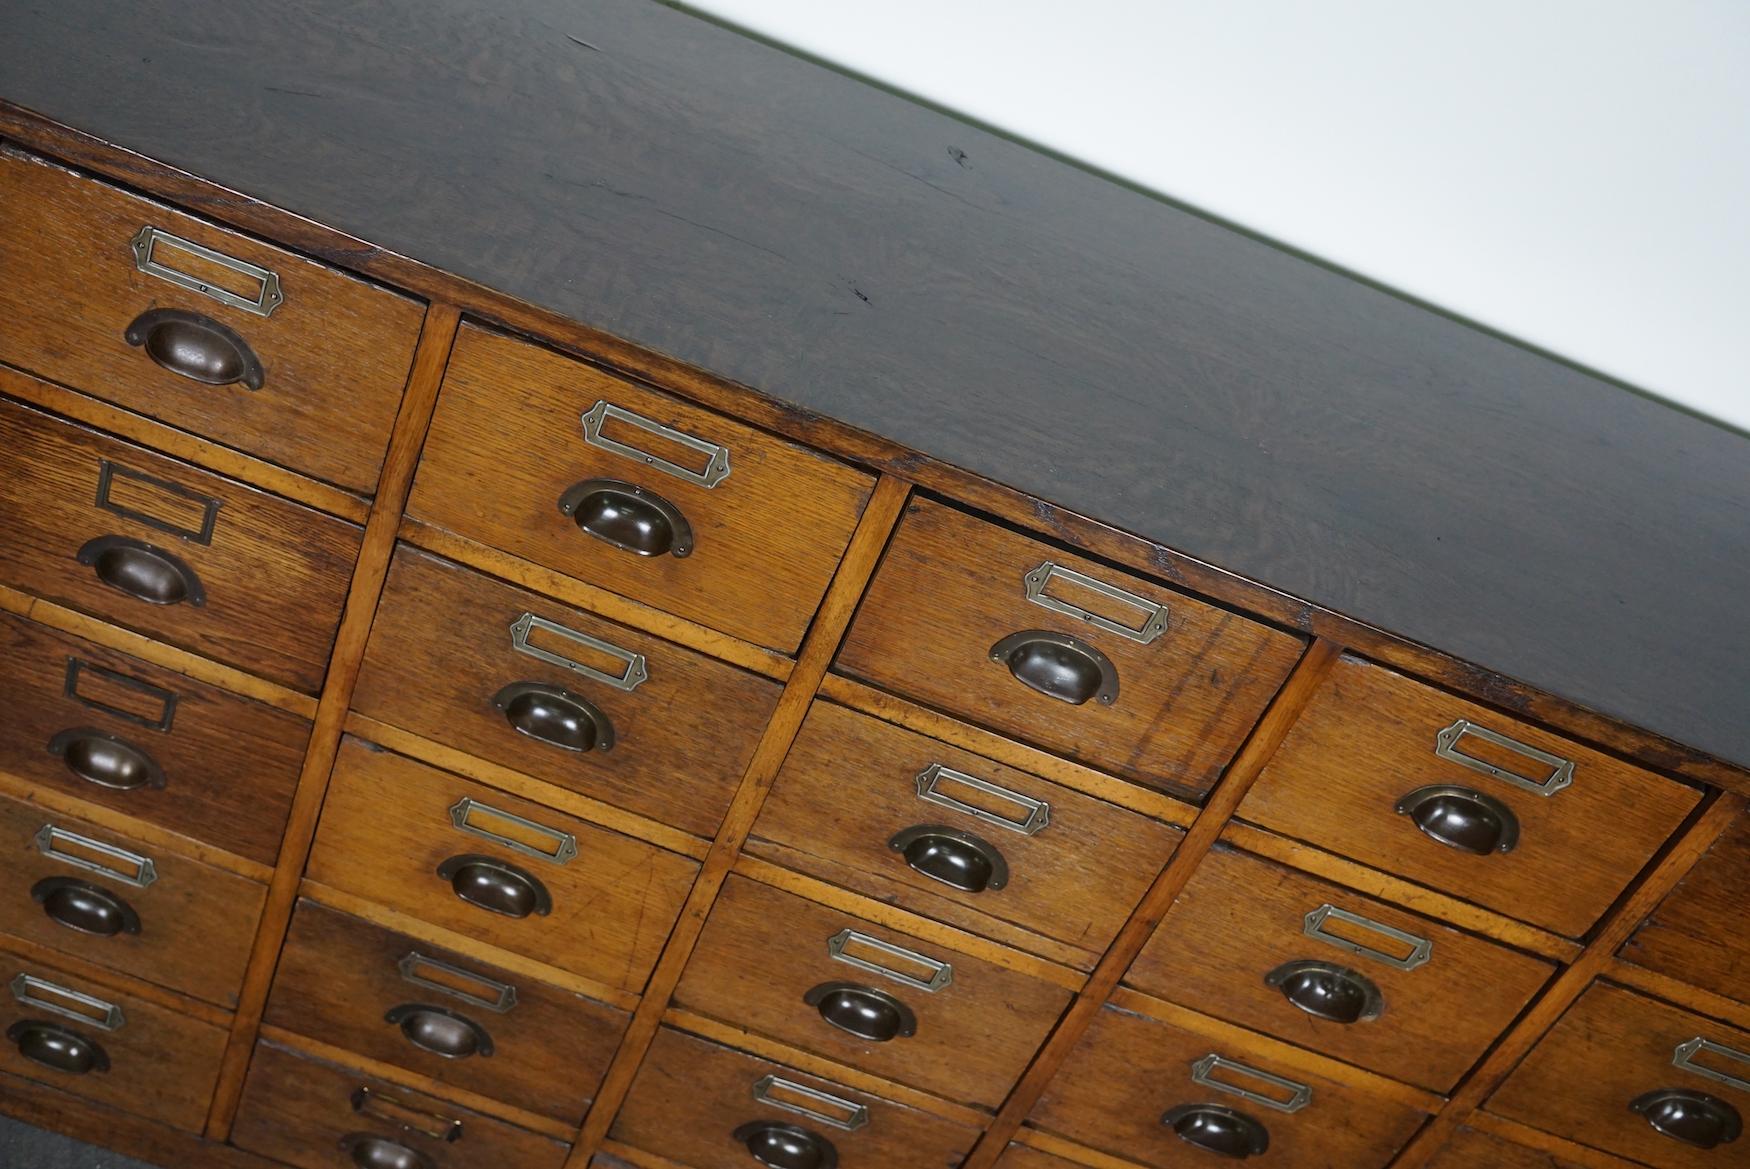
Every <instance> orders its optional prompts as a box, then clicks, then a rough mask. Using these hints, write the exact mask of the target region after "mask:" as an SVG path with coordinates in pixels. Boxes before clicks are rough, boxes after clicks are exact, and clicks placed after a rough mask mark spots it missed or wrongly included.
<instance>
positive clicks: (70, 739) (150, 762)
mask: <svg viewBox="0 0 1750 1169" xmlns="http://www.w3.org/2000/svg"><path fill="white" fill-rule="evenodd" d="M49 754H51V755H57V756H59V757H60V758H61V761H62V762H64V763H65V764H66V765H67V770H68V771H71V772H72V773H73V774H74V775H76V776H78V777H79V778H80V779H82V780H84V781H85V782H86V783H93V784H96V785H97V786H98V787H107V788H112V789H114V790H116V791H133V790H135V789H137V788H143V787H144V788H161V787H163V786H164V782H165V781H164V769H163V768H162V767H160V766H158V761H157V760H156V759H153V758H152V756H151V755H150V754H149V753H148V752H147V751H146V749H145V748H143V747H137V746H135V745H134V744H133V743H130V742H128V741H127V740H126V739H124V738H122V737H121V736H120V735H112V734H110V733H109V732H108V731H100V730H98V729H97V728H96V727H69V728H68V729H66V730H64V731H60V732H58V733H57V734H56V735H55V737H54V738H52V739H50V740H49Z"/></svg>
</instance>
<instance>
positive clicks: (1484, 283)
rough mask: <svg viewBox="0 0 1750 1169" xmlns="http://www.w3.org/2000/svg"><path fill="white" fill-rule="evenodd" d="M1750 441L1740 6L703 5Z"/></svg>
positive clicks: (1261, 2) (1360, 2) (1254, 1)
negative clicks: (1723, 425) (1618, 381)
mask: <svg viewBox="0 0 1750 1169" xmlns="http://www.w3.org/2000/svg"><path fill="white" fill-rule="evenodd" d="M683 6H684V7H690V8H693V9H695V10H698V11H701V12H704V13H708V14H711V15H714V16H716V17H718V18H720V19H722V20H725V21H728V22H730V23H733V24H737V25H740V26H743V27H745V28H748V29H750V30H752V31H754V32H757V33H760V34H762V35H765V36H767V37H770V38H772V39H774V40H777V41H780V42H782V43H784V44H788V45H792V46H794V47H796V48H798V49H800V50H802V51H804V52H808V53H812V54H814V55H816V56H819V57H821V58H824V59H825V60H828V61H831V62H834V63H835V64H838V65H840V66H842V67H844V68H847V69H850V70H853V71H855V72H858V73H862V74H865V75H867V76H870V77H873V78H876V79H878V80H880V81H883V82H885V83H887V84H889V85H891V86H893V87H895V88H897V89H900V90H903V91H905V92H908V93H912V94H916V95H918V96H920V97H923V98H926V99H928V100H930V101H932V102H935V103H938V104H940V105H942V106H945V107H947V108H948V109H951V110H955V111H957V112H960V113H963V114H966V115H968V116H970V117H973V118H975V119H977V120H980V121H983V122H986V123H989V124H991V125H993V126H996V127H998V128H1000V129H1002V130H1005V131H1007V132H1009V133H1012V134H1015V135H1017V136H1019V137H1022V138H1025V139H1028V140H1030V141H1033V142H1037V143H1039V144H1041V145H1044V146H1047V147H1050V148H1052V149H1054V150H1057V151H1060V152H1062V153H1064V154H1066V155H1069V156H1071V157H1074V158H1077V159H1081V160H1083V161H1085V162H1087V163H1089V164H1091V165H1093V166H1096V167H1099V168H1101V169H1104V170H1107V171H1110V172H1112V173H1114V174H1118V175H1122V176H1124V177H1125V178H1127V179H1129V180H1131V181H1133V182H1135V183H1138V184H1140V185H1142V186H1144V187H1147V188H1150V189H1152V190H1155V191H1159V192H1161V193H1163V194H1166V195H1169V196H1171V197H1173V198H1175V199H1178V200H1181V201H1183V202H1186V203H1189V204H1191V205H1193V206H1195V207H1199V208H1201V209H1203V210H1206V211H1209V212H1211V213H1213V214H1215V215H1218V216H1221V217H1223V218H1225V219H1228V220H1231V221H1233V222H1235V223H1238V224H1241V225H1243V226H1245V227H1248V228H1251V229H1253V230H1255V231H1259V232H1262V233H1264V234H1266V235H1269V236H1272V237H1274V238H1276V239H1279V240H1282V241H1284V242H1286V243H1289V244H1292V245H1293V246H1295V247H1298V248H1301V249H1304V250H1305V251H1307V252H1310V253H1312V254H1314V255H1317V256H1320V257H1322V258H1324V259H1327V260H1330V261H1333V262H1335V263H1337V264H1341V265H1343V266H1344V267H1347V268H1350V269H1352V270H1353V271H1356V272H1359V273H1361V274H1363V275H1365V276H1368V277H1370V278H1372V279H1375V280H1378V281H1381V282H1382V283H1385V284H1387V285H1390V286H1392V287H1395V288H1399V289H1401V290H1403V291H1405V292H1408V293H1411V294H1413V295H1415V296H1418V297H1421V298H1423V299H1425V300H1427V301H1429V302H1431V303H1434V304H1437V305H1440V306H1442V307H1444V308H1447V309H1449V310H1451V311H1453V312H1457V313H1460V314H1462V315H1464V316H1467V317H1470V318H1472V319H1475V320H1477V321H1481V322H1483V323H1485V324H1487V325H1490V326H1492V327H1494V328H1497V329H1500V330H1502V331H1503V332H1506V333H1508V334H1511V335H1513V336H1515V337H1519V338H1521V339H1523V340H1525V341H1528V342H1531V343H1532V344H1535V345H1539V346H1542V347H1544V348H1546V349H1549V350H1551V351H1552V352H1555V353H1559V354H1561V355H1563V356H1565V357H1568V358H1570V359H1572V360H1575V361H1578V362H1581V363H1583V364H1585V365H1589V366H1592V367H1594V368H1596V369H1599V370H1601V371H1603V372H1605V373H1608V374H1611V375H1613V376H1615V377H1619V378H1622V379H1623V380H1625V381H1627V382H1630V383H1631V384H1634V385H1636V386H1639V387H1641V388H1643V389H1645V390H1648V391H1650V392H1652V393H1655V394H1658V395H1659V396H1661V397H1665V398H1668V399H1671V400H1673V401H1677V402H1681V403H1684V404H1686V405H1688V406H1690V407H1691V408H1693V409H1695V410H1697V411H1700V412H1702V413H1706V414H1710V415H1712V416H1714V417H1716V418H1719V419H1722V420H1725V421H1727V422H1730V423H1732V424H1734V425H1736V426H1739V427H1741V428H1746V429H1750V3H1747V2H1746V0H1643V2H1641V3H1632V2H1629V0H1410V2H1406V0H1320V2H1317V3H1315V2H1312V0H1243V2H1242V0H1049V2H1048V0H854V2H853V0H693V2H692V3H690V4H686V5H683Z"/></svg>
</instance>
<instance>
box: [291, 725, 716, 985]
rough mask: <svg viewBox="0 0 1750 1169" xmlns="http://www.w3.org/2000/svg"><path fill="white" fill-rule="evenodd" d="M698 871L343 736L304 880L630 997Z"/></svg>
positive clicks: (679, 859)
mask: <svg viewBox="0 0 1750 1169" xmlns="http://www.w3.org/2000/svg"><path fill="white" fill-rule="evenodd" d="M698 871H699V866H698V864H697V863H696V862H694V861H693V860H691V859H689V858H687V857H684V856H677V855H676V854H674V853H671V852H665V851H663V850H662V849H660V848H657V847H656V846H655V845H652V844H646V843H644V842H643V841H641V840H634V839H632V838H631V837H629V836H622V835H620V834H619V833H617V832H610V831H609V830H607V829H606V828H601V827H598V826H596V825H594V824H590V823H587V822H586V821H583V820H578V819H575V818H574V817H571V816H566V815H564V814H562V813H560V812H555V811H553V810H552V809H551V808H545V807H542V806H541V805H539V804H534V803H530V802H529V801H528V800H522V799H518V798H516V797H515V796H511V795H507V794H505V793H504V792H499V791H495V790H493V789H492V788H488V787H484V786H482V785H480V784H477V783H471V782H469V781H468V780H465V779H462V778H461V777H460V776H456V775H451V774H450V773H449V772H447V771H439V770H438V769H437V768H435V767H427V766H426V765H425V764H423V763H417V762H415V761H413V760H412V759H407V758H404V757H402V756H400V755H393V754H390V753H389V752H387V751H384V750H382V749H381V748H377V747H373V746H372V745H370V744H368V743H365V742H364V741H363V740H360V739H354V738H350V737H349V738H347V739H346V740H345V741H344V742H343V743H342V745H341V750H340V757H339V758H338V759H337V760H336V761H335V764H334V776H333V778H332V780H331V781H330V784H329V789H328V801H327V803H326V804H325V805H323V809H322V820H321V823H320V824H319V826H318V828H317V831H316V843H315V847H314V850H313V851H312V853H311V856H310V866H309V869H308V870H307V874H308V876H309V878H310V879H311V880H313V881H317V882H320V883H322V884H324V885H331V886H333V887H334V888H337V889H343V890H345V891H347V892H349V893H353V894H356V895H357V896H360V897H364V898H366V899H368V900H371V901H375V902H377V903H378V904H381V905H387V906H390V907H392V908H394V909H398V910H400V911H401V912H403V913H410V914H413V915H414V916H415V917H419V918H422V919H423V920H425V921H429V922H431V923H432V924H433V925H439V926H443V927H444V928H446V929H452V930H455V931H457V932H458V933H463V934H467V935H469V936H471V937H476V938H479V939H480V940H481V941H483V942H486V943H488V944H490V945H494V946H499V947H501V948H503V949H506V950H510V951H512V952H513V953H517V954H522V955H524V956H525V957H529V958H534V959H536V960H537V961H540V962H547V963H551V964H552V965H555V966H558V967H561V968H563V969H566V970H571V971H574V972H576V973H578V974H581V975H584V976H585V977H587V978H593V979H596V980H597V981H599V982H605V983H607V984H609V985H612V986H618V987H623V988H625V989H627V990H632V991H636V990H639V989H641V988H642V987H643V985H644V980H645V977H646V976H647V975H648V974H649V973H650V968H651V967H652V966H653V965H655V963H656V956H657V954H658V953H659V952H660V951H661V949H662V944H663V941H664V940H665V939H666V938H667V937H668V931H669V929H670V927H672V926H673V925H674V921H675V918H676V916H677V915H678V914H679V913H680V908H681V903H682V902H683V901H685V900H686V896H687V891H688V890H689V889H691V888H692V884H693V878H694V876H695V875H697V873H698Z"/></svg>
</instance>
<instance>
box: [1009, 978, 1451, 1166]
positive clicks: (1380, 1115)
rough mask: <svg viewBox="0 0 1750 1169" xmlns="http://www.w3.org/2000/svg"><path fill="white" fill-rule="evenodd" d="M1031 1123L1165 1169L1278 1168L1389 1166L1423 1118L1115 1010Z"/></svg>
mask: <svg viewBox="0 0 1750 1169" xmlns="http://www.w3.org/2000/svg"><path fill="white" fill-rule="evenodd" d="M1211 1057H1213V1058H1211ZM1235 1089H1240V1090H1242V1091H1244V1092H1247V1093H1249V1094H1250V1095H1246V1096H1243V1095H1240V1094H1238V1093H1237V1092H1236V1091H1235ZM1253 1097H1258V1098H1259V1099H1254V1098H1253ZM1264 1100H1268V1101H1269V1103H1264V1102H1263V1101H1264ZM1028 1119H1029V1123H1031V1124H1033V1125H1035V1126H1037V1127H1039V1128H1043V1129H1047V1130H1049V1131H1051V1132H1055V1133H1059V1134H1061V1135H1063V1136H1067V1137H1070V1138H1071V1139H1073V1140H1076V1141H1079V1142H1081V1143H1082V1144H1084V1145H1088V1146H1091V1147H1092V1148H1096V1149H1100V1150H1103V1151H1104V1152H1108V1153H1111V1154H1113V1155H1114V1156H1120V1157H1124V1158H1126V1159H1128V1160H1131V1161H1140V1162H1143V1163H1144V1164H1148V1165H1160V1166H1164V1167H1167V1169H1176V1167H1177V1166H1181V1165H1190V1164H1193V1163H1195V1164H1202V1163H1204V1162H1206V1161H1208V1162H1219V1161H1220V1160H1221V1159H1222V1158H1223V1155H1224V1154H1225V1155H1226V1156H1227V1157H1239V1156H1257V1157H1259V1158H1260V1160H1261V1161H1262V1162H1263V1163H1264V1164H1268V1165H1274V1166H1277V1167H1278V1169H1382V1167H1383V1166H1385V1165H1386V1164H1387V1163H1388V1162H1390V1160H1391V1159H1392V1156H1393V1155H1394V1154H1395V1153H1396V1152H1397V1150H1398V1149H1399V1148H1400V1147H1401V1146H1402V1145H1403V1144H1404V1142H1405V1141H1407V1140H1409V1139H1410V1137H1411V1136H1412V1135H1413V1134H1414V1133H1415V1131H1416V1130H1417V1129H1418V1128H1419V1127H1420V1126H1421V1124H1422V1121H1423V1120H1424V1119H1425V1118H1424V1117H1423V1115H1422V1114H1421V1113H1420V1112H1418V1111H1416V1110H1415V1109H1413V1108H1410V1107H1408V1106H1406V1105H1404V1104H1400V1103H1398V1102H1396V1101H1392V1100H1384V1099H1381V1098H1379V1097H1377V1096H1373V1095H1369V1094H1368V1093H1366V1092H1363V1091H1361V1090H1359V1089H1357V1088H1354V1087H1351V1086H1349V1085H1347V1084H1341V1083H1337V1082H1335V1081H1332V1080H1324V1079H1320V1078H1318V1077H1313V1076H1308V1075H1306V1074H1305V1073H1304V1072H1301V1071H1299V1070H1296V1069H1290V1068H1283V1067H1280V1066H1277V1065H1275V1064H1273V1063H1271V1061H1270V1060H1269V1059H1268V1058H1266V1057H1262V1056H1259V1055H1256V1054H1253V1053H1251V1052H1249V1051H1244V1050H1237V1049H1234V1048H1233V1047H1232V1046H1231V1045H1230V1044H1223V1043H1219V1042H1216V1041H1213V1040H1210V1039H1206V1038H1204V1037H1203V1036H1201V1035H1197V1034H1194V1033H1192V1032H1189V1031H1184V1030H1181V1029H1179V1028H1176V1027H1173V1026H1170V1025H1168V1024H1166V1023H1162V1022H1160V1021H1158V1020H1155V1019H1150V1018H1145V1017H1144V1016H1141V1015H1133V1014H1129V1013H1126V1012H1123V1011H1119V1010H1117V1009H1115V1008H1113V1007H1106V1008H1105V1009H1103V1010H1102V1011H1101V1012H1100V1014H1099V1017H1098V1018H1097V1019H1096V1020H1095V1021H1094V1025H1093V1026H1092V1027H1090V1028H1089V1029H1088V1032H1087V1034H1086V1035H1085V1036H1083V1037H1082V1041H1081V1043H1080V1044H1079V1045H1078V1046H1077V1048H1076V1050H1075V1051H1074V1052H1073V1053H1072V1054H1071V1055H1070V1058H1069V1060H1068V1061H1067V1062H1066V1063H1065V1064H1064V1065H1063V1067H1062V1068H1061V1069H1060V1070H1059V1071H1058V1073H1057V1076H1056V1078H1054V1079H1053V1080H1052V1081H1051V1083H1050V1084H1049V1085H1048V1086H1047V1087H1046V1090H1045V1094H1044V1095H1043V1096H1042V1097H1041V1098H1040V1100H1039V1103H1038V1104H1037V1105H1035V1106H1034V1109H1033V1113H1032V1115H1031V1116H1030V1117H1029V1118H1028ZM1182 1134H1188V1135H1182ZM1192 1138H1195V1139H1196V1140H1201V1141H1203V1142H1205V1143H1204V1145H1203V1146H1202V1147H1199V1146H1198V1145H1197V1144H1196V1143H1195V1140H1193V1139H1192Z"/></svg>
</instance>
